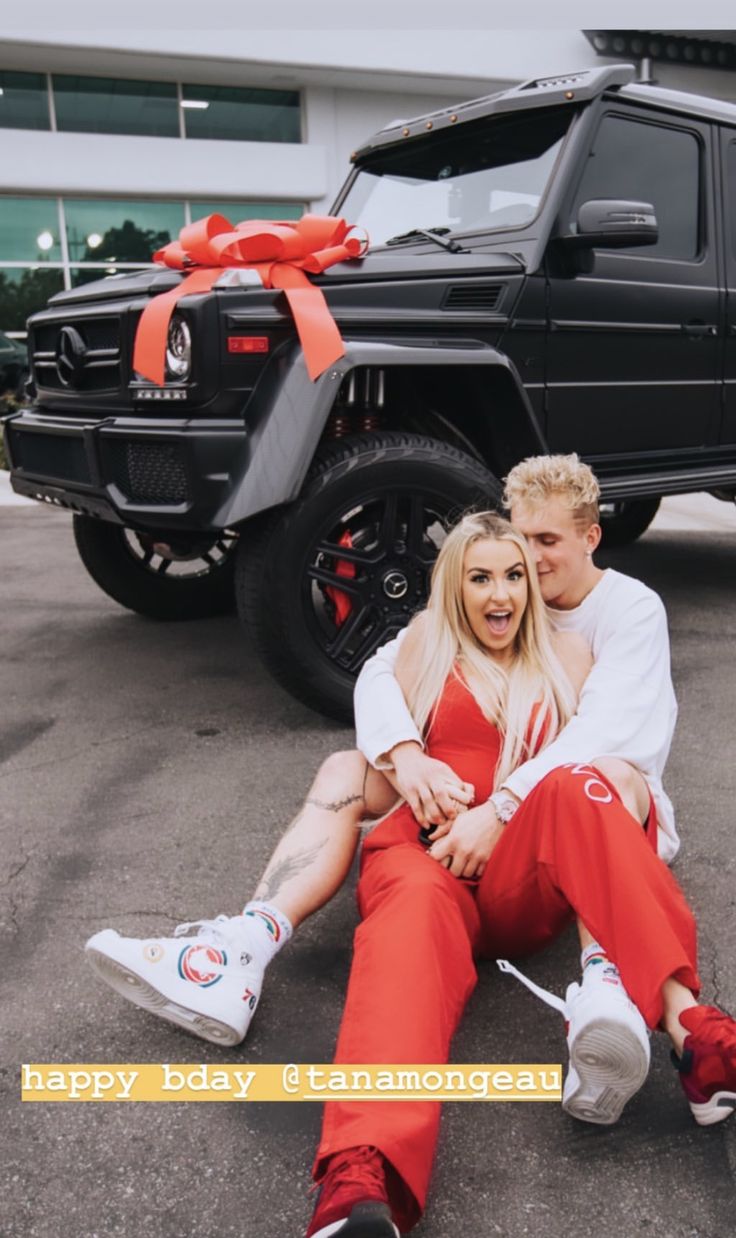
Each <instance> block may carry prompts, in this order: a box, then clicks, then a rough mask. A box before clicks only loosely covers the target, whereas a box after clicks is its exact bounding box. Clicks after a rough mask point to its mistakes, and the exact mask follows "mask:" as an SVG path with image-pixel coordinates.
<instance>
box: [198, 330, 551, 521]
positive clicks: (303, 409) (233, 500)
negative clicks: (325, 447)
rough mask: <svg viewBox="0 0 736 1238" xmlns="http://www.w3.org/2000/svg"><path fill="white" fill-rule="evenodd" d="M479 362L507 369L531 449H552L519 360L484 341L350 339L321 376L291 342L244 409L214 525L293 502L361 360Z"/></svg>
mask: <svg viewBox="0 0 736 1238" xmlns="http://www.w3.org/2000/svg"><path fill="white" fill-rule="evenodd" d="M433 365H436V366H445V367H446V366H458V367H460V366H463V367H468V366H473V367H475V368H477V367H479V366H484V367H486V366H487V367H488V368H489V369H491V368H495V369H499V368H500V369H503V370H504V371H505V372H506V376H507V380H508V381H509V383H510V386H511V389H512V390H513V392H514V397H515V398H518V403H519V412H520V413H521V415H522V416H523V417H524V418H525V419H526V422H527V427H526V429H527V431H528V434H529V441H530V442H531V443H532V444H533V447H534V450H535V451H538V452H544V451H546V450H547V446H546V443H545V439H544V435H543V434H542V431H541V427H540V426H539V422H538V420H537V416H536V413H535V412H534V409H533V408H532V405H531V403H530V401H529V397H528V396H527V393H526V391H525V390H524V385H523V383H522V381H521V379H520V378H519V375H518V373H517V371H516V368H515V366H514V365H513V364H512V362H511V361H510V360H509V358H508V357H507V356H505V354H504V353H502V352H499V351H498V350H497V349H495V348H491V347H489V346H485V345H482V344H481V345H478V344H467V345H465V346H461V345H456V344H448V345H444V344H441V343H438V341H436V340H433V341H432V342H431V344H428V345H423V344H418V343H416V342H415V341H411V342H407V343H401V342H395V343H390V344H389V343H384V342H381V341H373V340H350V339H346V340H345V355H344V356H343V357H341V358H340V360H339V361H337V362H336V363H335V365H334V366H331V367H330V369H329V370H326V371H325V373H324V374H322V375H321V376H320V377H319V378H318V379H317V380H316V382H312V381H311V379H310V378H309V376H308V374H307V370H306V366H305V364H304V356H303V354H302V351H301V348H299V346H298V345H295V344H289V345H286V346H285V348H284V350H283V351H282V352H281V353H276V354H274V356H273V358H272V360H271V364H270V365H269V367H268V370H267V371H266V372H265V373H264V375H263V378H262V379H261V382H260V383H259V385H258V387H257V388H256V391H255V392H254V395H253V398H252V400H251V403H250V404H249V405H248V409H247V411H246V414H245V419H246V426H247V430H248V450H247V452H246V460H245V464H244V467H243V469H242V472H241V476H240V481H239V484H236V485H235V486H234V488H233V490H232V492H231V494H230V496H229V498H228V500H227V501H226V503H225V504H224V505H223V507H222V508H221V510H220V511H219V512H218V513H217V517H216V520H215V523H216V524H217V526H218V527H220V528H229V527H232V526H234V525H237V524H240V523H242V522H243V521H245V520H247V519H249V518H250V517H251V516H255V515H258V514H259V513H260V512H264V511H267V510H268V509H269V508H272V507H277V506H279V505H281V504H283V503H290V502H292V501H293V500H294V499H296V498H297V496H298V495H299V493H300V491H301V488H302V485H303V484H304V479H305V477H306V475H307V472H308V470H309V467H310V465H311V462H312V459H313V457H314V453H315V451H316V449H317V445H318V443H319V441H320V438H321V437H322V433H323V430H324V427H325V423H326V422H327V419H328V417H329V415H330V412H331V411H332V408H333V405H334V403H335V400H336V399H337V395H338V392H339V390H340V387H341V385H342V382H343V379H344V378H345V377H346V375H348V374H349V373H350V371H351V370H354V369H356V367H358V366H372V367H381V368H386V369H388V368H390V367H392V366H401V367H408V366H416V367H420V366H421V367H422V368H425V369H426V368H427V367H429V366H433Z"/></svg>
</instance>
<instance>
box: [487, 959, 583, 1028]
mask: <svg viewBox="0 0 736 1238" xmlns="http://www.w3.org/2000/svg"><path fill="white" fill-rule="evenodd" d="M496 963H497V964H498V967H499V969H500V970H501V971H502V972H506V973H508V974H509V975H511V976H516V979H517V980H520V981H521V983H522V984H523V985H526V987H527V989H529V990H530V992H532V993H534V994H535V995H536V996H537V997H540V998H541V999H542V1001H543V1002H546V1003H547V1005H548V1006H551V1007H552V1009H553V1010H559V1012H560V1014H561V1015H562V1017H563V1019H569V1018H570V1011H569V1008H568V1005H567V1002H565V1001H564V999H563V998H561V997H558V996H557V994H556V993H550V991H549V989H543V988H541V986H540V985H538V984H535V983H534V981H533V980H530V979H529V977H528V976H525V975H524V974H523V972H520V971H519V970H518V969H517V968H516V967H514V965H513V963H509V961H508V959H496Z"/></svg>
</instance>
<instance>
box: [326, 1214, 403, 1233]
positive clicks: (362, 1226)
mask: <svg viewBox="0 0 736 1238" xmlns="http://www.w3.org/2000/svg"><path fill="white" fill-rule="evenodd" d="M333 1234H334V1236H335V1238H401V1235H400V1234H399V1231H398V1229H397V1228H396V1226H395V1225H394V1223H393V1221H389V1220H388V1219H386V1220H383V1219H380V1220H377V1219H375V1218H373V1217H365V1218H363V1217H361V1218H359V1219H356V1218H354V1217H350V1218H347V1219H345V1220H342V1221H333V1222H332V1224H331V1225H325V1226H324V1227H323V1228H322V1229H318V1230H316V1231H315V1233H314V1234H312V1235H311V1238H332V1235H333Z"/></svg>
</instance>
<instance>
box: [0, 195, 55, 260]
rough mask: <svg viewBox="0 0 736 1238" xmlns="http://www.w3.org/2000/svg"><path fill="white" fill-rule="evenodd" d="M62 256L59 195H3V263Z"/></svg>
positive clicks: (0, 230) (0, 237)
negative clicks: (16, 196)
mask: <svg viewBox="0 0 736 1238" xmlns="http://www.w3.org/2000/svg"><path fill="white" fill-rule="evenodd" d="M60 258H61V245H60V241H59V210H58V207H57V203H56V198H12V197H5V196H3V197H0V262H2V261H5V262H33V263H37V262H54V261H58V259H60Z"/></svg>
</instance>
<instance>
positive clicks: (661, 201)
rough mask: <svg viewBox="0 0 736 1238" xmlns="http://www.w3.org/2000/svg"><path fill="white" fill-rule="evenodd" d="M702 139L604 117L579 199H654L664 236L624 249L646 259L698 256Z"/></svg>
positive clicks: (574, 213)
mask: <svg viewBox="0 0 736 1238" xmlns="http://www.w3.org/2000/svg"><path fill="white" fill-rule="evenodd" d="M700 162H701V159H700V142H699V140H698V138H697V137H696V136H695V134H694V133H692V132H686V131H685V130H683V129H672V128H669V127H668V126H665V125H656V124H649V123H647V122H646V121H638V120H626V119H624V118H623V117H622V116H615V115H613V114H611V113H608V114H607V115H605V116H604V117H603V120H602V121H601V124H600V127H599V129H598V133H597V134H596V138H595V141H594V143H593V149H592V151H591V153H590V155H589V156H588V161H587V163H586V165H585V171H584V172H583V176H582V180H581V182H580V185H579V188H578V192H577V194H576V198H575V205H574V210H573V220H575V219H577V213H578V209H579V207H580V206H581V204H582V203H583V202H587V201H589V200H590V199H591V198H623V199H628V200H630V201H634V202H651V203H652V204H653V205H654V209H655V212H656V215H657V223H658V224H659V240H658V241H657V243H656V245H647V246H646V248H638V247H637V248H636V249H632V250H623V251H621V250H619V251H617V252H619V253H620V252H623V253H632V254H635V255H637V256H638V257H641V258H650V257H656V258H684V259H687V258H690V259H692V258H696V257H697V255H698V253H699V251H700V234H699V214H700V175H701V172H700Z"/></svg>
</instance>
